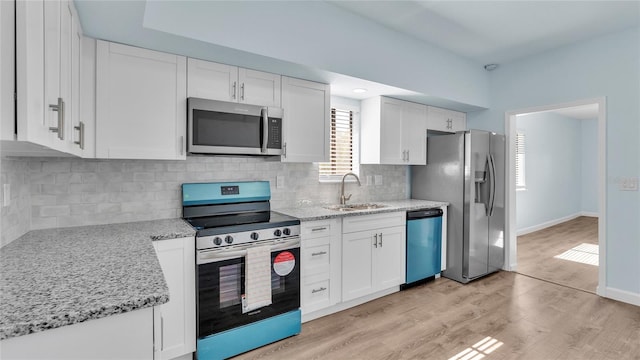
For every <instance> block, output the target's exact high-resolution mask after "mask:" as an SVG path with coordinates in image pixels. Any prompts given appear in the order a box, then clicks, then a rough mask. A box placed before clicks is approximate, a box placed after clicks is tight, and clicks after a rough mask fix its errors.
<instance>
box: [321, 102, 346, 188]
mask: <svg viewBox="0 0 640 360" xmlns="http://www.w3.org/2000/svg"><path fill="white" fill-rule="evenodd" d="M353 155H354V154H353V111H350V110H342V109H337V108H331V138H330V141H329V162H323V163H320V164H319V171H320V180H325V181H326V180H339V179H340V178H341V177H342V176H343V175H344V174H346V173H348V172H351V171H353V157H354V156H353Z"/></svg>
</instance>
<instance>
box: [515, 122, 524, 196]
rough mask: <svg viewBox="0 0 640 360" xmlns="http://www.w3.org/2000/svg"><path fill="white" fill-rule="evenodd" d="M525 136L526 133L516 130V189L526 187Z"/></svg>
mask: <svg viewBox="0 0 640 360" xmlns="http://www.w3.org/2000/svg"><path fill="white" fill-rule="evenodd" d="M524 156H525V137H524V133H522V132H516V189H525V188H526V182H525V177H524V174H525V171H524V169H525V165H524Z"/></svg>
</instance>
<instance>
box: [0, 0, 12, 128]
mask: <svg viewBox="0 0 640 360" xmlns="http://www.w3.org/2000/svg"><path fill="white" fill-rule="evenodd" d="M14 10H15V3H14V2H13V1H0V125H1V127H0V140H14V138H13V137H14V134H15V129H14V127H15V125H14V114H15V108H14V101H13V96H14V95H13V94H14V92H15V89H14V80H15V72H14V68H15V61H14V59H15V46H14V44H15V43H14V40H15V39H14V37H15V28H14V16H13V14H14Z"/></svg>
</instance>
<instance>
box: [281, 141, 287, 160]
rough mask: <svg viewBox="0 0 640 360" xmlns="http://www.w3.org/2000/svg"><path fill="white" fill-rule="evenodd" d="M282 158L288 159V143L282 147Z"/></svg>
mask: <svg viewBox="0 0 640 360" xmlns="http://www.w3.org/2000/svg"><path fill="white" fill-rule="evenodd" d="M282 156H284V158H285V159H286V158H287V143H284V144H283V145H282Z"/></svg>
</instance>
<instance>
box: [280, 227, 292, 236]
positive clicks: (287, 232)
mask: <svg viewBox="0 0 640 360" xmlns="http://www.w3.org/2000/svg"><path fill="white" fill-rule="evenodd" d="M282 233H283V234H285V235H287V236H289V235H291V230H289V228H284V229H283V230H282Z"/></svg>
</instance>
